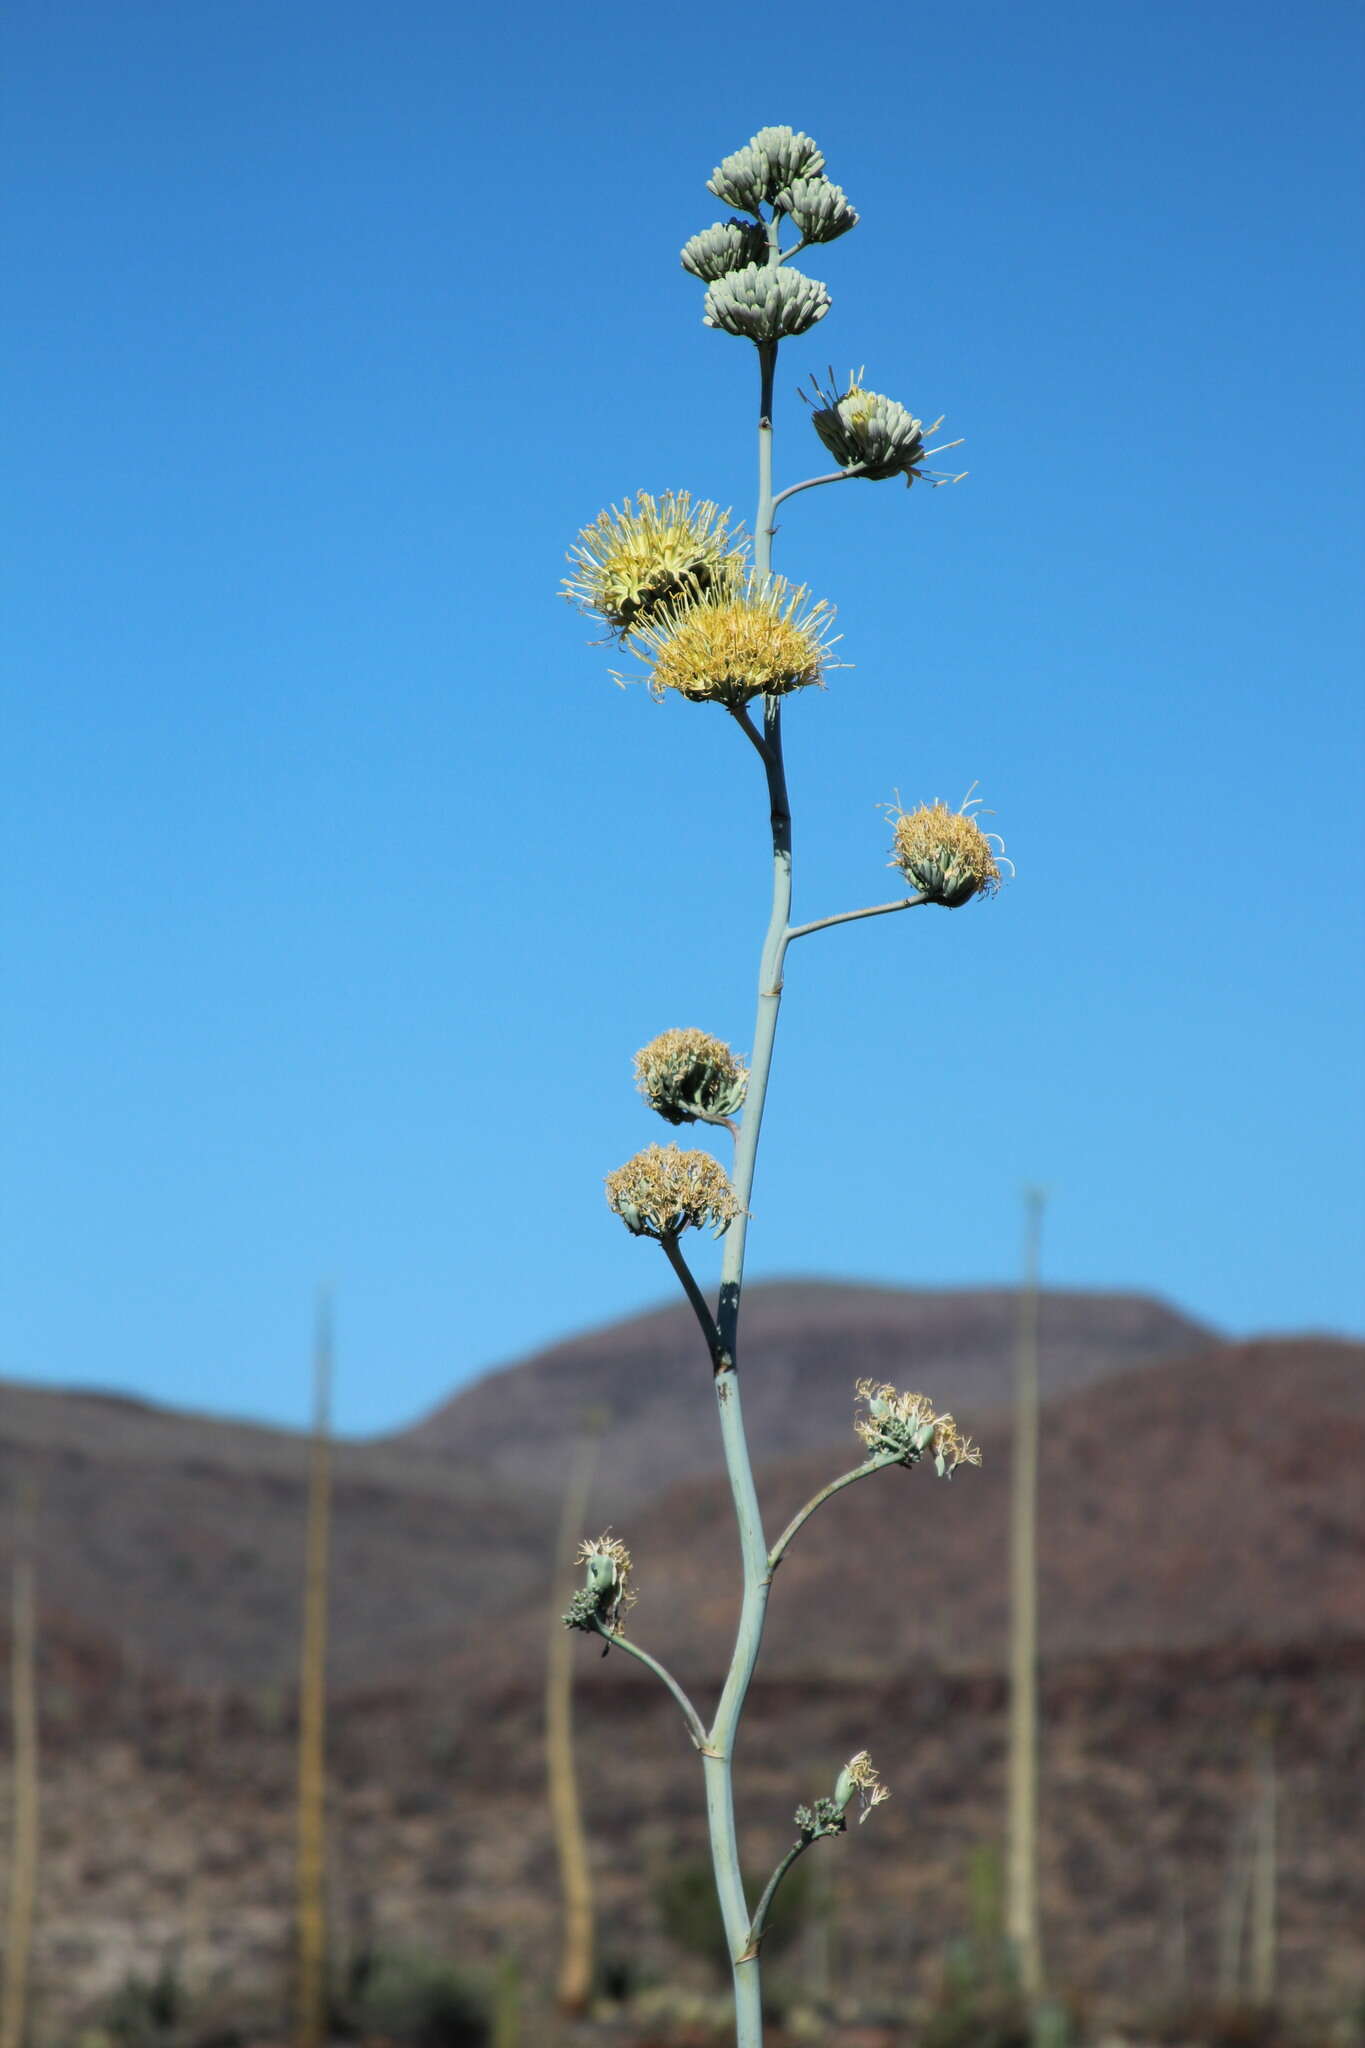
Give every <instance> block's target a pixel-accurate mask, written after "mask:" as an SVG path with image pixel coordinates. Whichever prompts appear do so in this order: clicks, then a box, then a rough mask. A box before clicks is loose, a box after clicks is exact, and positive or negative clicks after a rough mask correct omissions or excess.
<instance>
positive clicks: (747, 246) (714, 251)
mask: <svg viewBox="0 0 1365 2048" xmlns="http://www.w3.org/2000/svg"><path fill="white" fill-rule="evenodd" d="M767 253H768V237H767V235H766V234H765V233H764V231H763V229H762V228H761V227H757V226H756V225H755V224H754V222H753V221H748V220H718V221H717V222H716V223H715V225H714V227H709V228H703V229H702V231H701V233H700V234H699V235H693V237H692V239H691V241H690V242H685V243H684V244H683V248H682V257H681V261H682V267H683V269H684V270H690V271H691V273H692V275H693V277H699V278H701V279H702V281H703V283H705V284H711V283H713V282H714V280H715V279H716V278H718V277H724V276H725V274H726V272H727V271H730V270H743V269H744V268H745V267H746V265H748V264H751V263H762V262H763V260H764V258H765V257H766V255H767Z"/></svg>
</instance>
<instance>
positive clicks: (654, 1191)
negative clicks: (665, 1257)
mask: <svg viewBox="0 0 1365 2048" xmlns="http://www.w3.org/2000/svg"><path fill="white" fill-rule="evenodd" d="M607 1204H608V1207H609V1208H610V1209H611V1210H612V1212H613V1213H614V1214H615V1215H617V1216H619V1217H620V1219H621V1221H622V1222H623V1223H624V1224H625V1226H626V1229H627V1230H629V1231H631V1232H632V1233H633V1235H634V1236H636V1237H657V1238H660V1239H662V1238H665V1237H677V1236H679V1235H680V1233H681V1232H682V1231H684V1230H687V1229H696V1230H700V1229H701V1227H702V1225H703V1224H706V1223H709V1224H711V1225H712V1227H713V1229H714V1231H715V1234H716V1236H717V1237H719V1236H720V1234H721V1232H722V1231H723V1230H724V1229H725V1227H726V1225H727V1224H728V1223H730V1222H731V1221H732V1220H733V1219H734V1218H735V1217H736V1216H738V1214H739V1203H738V1201H737V1200H736V1197H735V1191H734V1189H733V1188H732V1187H731V1185H730V1178H729V1175H728V1174H727V1173H726V1171H725V1168H724V1167H723V1166H722V1165H721V1164H720V1162H719V1160H716V1159H713V1158H712V1157H711V1154H710V1153H709V1152H683V1151H681V1150H680V1149H679V1147H678V1146H677V1145H650V1146H647V1147H646V1149H645V1150H644V1151H643V1152H637V1153H636V1154H635V1157H634V1158H633V1159H628V1160H627V1161H626V1163H625V1165H624V1166H618V1167H617V1169H616V1171H615V1172H614V1173H609V1174H608V1175H607Z"/></svg>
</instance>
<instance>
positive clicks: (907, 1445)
mask: <svg viewBox="0 0 1365 2048" xmlns="http://www.w3.org/2000/svg"><path fill="white" fill-rule="evenodd" d="M856 1391H857V1397H858V1399H859V1400H860V1401H861V1402H862V1403H863V1404H864V1406H865V1407H866V1409H867V1414H866V1415H865V1416H860V1417H859V1419H858V1420H857V1421H856V1422H855V1423H854V1425H853V1427H854V1429H855V1430H856V1431H857V1433H858V1435H859V1436H860V1437H861V1438H862V1440H863V1442H864V1443H865V1444H866V1445H867V1448H868V1450H869V1451H871V1452H872V1453H873V1454H874V1455H880V1454H883V1453H885V1454H888V1455H891V1456H894V1457H895V1459H896V1461H897V1463H898V1464H901V1465H907V1466H911V1465H917V1464H918V1463H919V1461H920V1459H921V1457H923V1455H924V1453H925V1451H928V1452H929V1453H930V1455H931V1456H932V1458H933V1461H934V1468H935V1470H936V1471H937V1473H938V1475H939V1477H940V1479H946V1478H948V1477H950V1475H951V1474H952V1473H954V1472H955V1471H956V1470H957V1468H958V1466H959V1465H979V1464H980V1463H981V1452H980V1449H979V1448H978V1446H977V1445H976V1444H974V1443H973V1442H972V1440H971V1438H970V1437H969V1436H964V1435H963V1434H962V1432H961V1431H960V1430H959V1428H958V1426H957V1424H956V1423H955V1422H954V1420H953V1418H952V1416H951V1415H936V1414H935V1413H934V1404H933V1402H932V1401H931V1400H930V1399H929V1397H928V1395H927V1394H902V1393H901V1392H899V1390H898V1389H897V1388H895V1387H893V1386H892V1385H891V1384H890V1383H889V1382H888V1381H885V1380H883V1381H877V1380H859V1382H858V1385H857V1390H856Z"/></svg>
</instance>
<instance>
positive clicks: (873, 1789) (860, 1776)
mask: <svg viewBox="0 0 1365 2048" xmlns="http://www.w3.org/2000/svg"><path fill="white" fill-rule="evenodd" d="M855 1792H856V1793H857V1795H858V1806H859V1813H858V1819H859V1821H865V1820H866V1819H867V1816H868V1815H869V1813H871V1811H872V1809H873V1807H874V1806H880V1805H881V1804H882V1801H883V1800H885V1799H889V1798H890V1797H891V1788H890V1786H889V1785H883V1783H882V1781H881V1776H880V1774H879V1772H878V1770H877V1766H876V1765H875V1764H874V1763H873V1761H872V1759H871V1757H870V1756H869V1755H868V1753H867V1751H866V1750H865V1749H860V1750H859V1751H858V1754H857V1755H856V1756H851V1757H850V1758H849V1760H848V1762H847V1763H846V1764H845V1765H844V1768H843V1769H842V1771H840V1773H839V1781H838V1783H837V1784H836V1785H835V1787H834V1804H835V1806H836V1807H837V1808H838V1809H839V1811H840V1812H841V1813H842V1812H843V1810H844V1808H845V1807H846V1806H847V1805H848V1802H849V1800H850V1799H851V1798H852V1797H853V1795H854V1793H855Z"/></svg>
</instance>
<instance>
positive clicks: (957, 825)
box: [887, 798, 1005, 910]
mask: <svg viewBox="0 0 1365 2048" xmlns="http://www.w3.org/2000/svg"><path fill="white" fill-rule="evenodd" d="M972 802H973V799H971V798H969V799H968V802H967V803H966V804H964V805H963V807H962V809H961V810H960V811H950V810H949V809H948V806H947V805H946V804H945V803H940V802H937V801H935V802H934V803H932V804H921V805H920V806H919V809H918V810H914V811H902V810H900V809H899V808H898V807H897V806H896V805H894V804H890V805H888V806H887V815H888V816H889V818H890V820H891V824H892V826H893V828H894V836H893V839H892V847H891V859H890V860H889V861H888V862H887V866H888V867H893V868H899V869H900V870H901V873H902V874H903V875H904V876H905V878H906V880H907V881H908V882H911V883H912V884H913V885H914V887H915V889H916V890H917V891H918V892H919V894H920V895H921V896H924V897H927V898H928V900H929V902H930V903H941V904H942V905H943V906H944V908H945V909H947V910H957V909H959V908H960V907H961V905H962V904H964V903H970V902H971V900H972V898H973V896H993V895H994V894H995V891H996V890H997V889H998V888H999V887H1000V882H1001V875H1000V863H999V856H1000V855H1002V854H1003V853H1004V850H1005V847H1004V841H1003V840H1002V839H1000V837H999V835H998V834H997V833H994V832H983V831H982V829H981V827H980V825H978V823H977V822H976V819H975V818H974V817H973V816H972V812H971V804H972Z"/></svg>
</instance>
